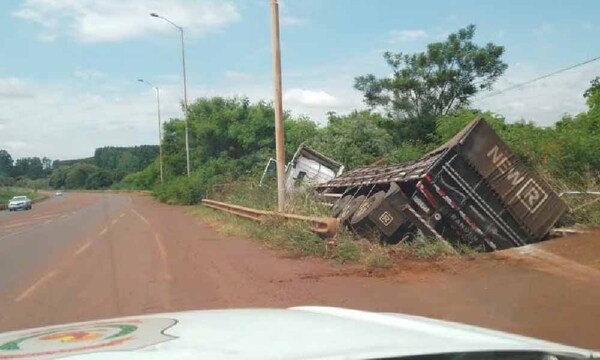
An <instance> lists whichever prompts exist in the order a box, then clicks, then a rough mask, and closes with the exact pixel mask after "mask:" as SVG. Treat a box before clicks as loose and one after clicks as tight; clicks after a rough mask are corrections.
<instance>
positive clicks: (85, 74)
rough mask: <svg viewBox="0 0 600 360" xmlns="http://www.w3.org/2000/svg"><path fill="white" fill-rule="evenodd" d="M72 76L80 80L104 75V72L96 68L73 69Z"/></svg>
mask: <svg viewBox="0 0 600 360" xmlns="http://www.w3.org/2000/svg"><path fill="white" fill-rule="evenodd" d="M73 76H74V77H76V78H77V79H81V80H92V79H99V78H102V77H104V74H103V73H102V72H100V71H98V70H75V71H73Z"/></svg>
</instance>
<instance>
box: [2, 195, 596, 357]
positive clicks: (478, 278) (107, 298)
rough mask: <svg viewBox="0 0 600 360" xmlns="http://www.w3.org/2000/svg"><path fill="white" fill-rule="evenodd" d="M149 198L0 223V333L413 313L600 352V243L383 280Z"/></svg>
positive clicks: (585, 241)
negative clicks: (152, 321) (288, 309)
mask: <svg viewBox="0 0 600 360" xmlns="http://www.w3.org/2000/svg"><path fill="white" fill-rule="evenodd" d="M188 210H189V208H186V207H176V206H168V205H164V204H159V203H157V202H155V201H154V200H153V199H152V198H150V197H148V196H141V195H133V194H131V195H129V194H102V193H66V194H65V195H64V196H63V197H52V198H51V199H49V200H46V201H44V202H41V203H39V204H35V205H34V207H33V210H31V211H27V212H15V213H9V212H6V211H4V212H0V309H2V310H1V311H0V331H6V330H12V329H22V328H26V327H35V326H42V325H50V324H61V323H66V322H73V321H83V320H91V319H100V318H109V317H116V316H125V315H134V314H143V313H155V312H165V311H179V310H192V309H208V308H232V307H284V306H295V305H330V306H342V307H350V308H358V309H367V310H374V311H388V312H405V313H410V314H418V315H424V316H431V317H435V318H442V319H448V320H454V321H460V322H465V323H470V324H475V325H481V326H486V327H491V328H496V329H500V330H505V331H511V332H516V333H520V334H524V335H530V336H535V337H540V338H545V339H548V340H552V341H558V342H563V343H566V344H570V345H576V346H583V347H588V348H596V349H598V348H600V337H599V336H598V333H599V330H598V324H599V323H600V305H599V304H600V240H599V237H598V236H596V235H594V236H587V237H581V238H570V239H560V240H553V241H549V242H545V243H543V244H539V245H536V246H532V247H525V248H520V249H513V250H511V251H505V252H500V253H496V254H493V255H483V256H477V257H475V258H473V259H450V260H443V261H437V262H435V263H433V264H432V263H430V262H406V263H401V264H399V266H398V267H397V268H395V269H392V270H390V271H388V272H386V273H385V274H379V275H377V276H375V275H373V274H366V273H365V272H364V271H363V270H361V269H360V268H358V267H349V266H340V265H335V264H331V263H328V262H326V261H323V260H320V259H290V258H287V257H284V256H282V255H281V254H277V253H275V252H273V251H271V250H268V249H265V248H264V247H263V246H261V244H260V243H258V242H257V241H253V240H248V239H241V238H235V237H225V236H222V235H220V234H217V233H216V232H215V231H214V230H212V229H211V228H210V227H209V226H207V225H206V224H204V223H202V222H201V221H199V220H198V219H195V218H193V217H191V216H190V215H188V214H187V211H188Z"/></svg>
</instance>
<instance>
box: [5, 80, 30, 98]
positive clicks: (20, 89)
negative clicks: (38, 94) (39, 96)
mask: <svg viewBox="0 0 600 360" xmlns="http://www.w3.org/2000/svg"><path fill="white" fill-rule="evenodd" d="M33 93H34V88H33V87H32V86H31V85H30V84H29V83H28V82H27V81H25V80H23V79H18V78H15V77H8V78H0V98H27V97H32V96H33Z"/></svg>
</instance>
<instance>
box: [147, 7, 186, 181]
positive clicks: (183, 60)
mask: <svg viewBox="0 0 600 360" xmlns="http://www.w3.org/2000/svg"><path fill="white" fill-rule="evenodd" d="M150 16H152V17H155V18H159V19H162V20H164V21H166V22H168V23H169V24H171V25H173V26H175V27H176V28H177V29H178V30H179V32H180V34H181V62H182V65H183V110H184V112H185V157H186V162H187V176H190V142H189V130H188V99H187V77H186V74H185V44H184V41H183V27H181V26H179V25H177V24H175V23H174V22H172V21H171V20H169V19H167V18H166V17H163V16H160V15H158V14H157V13H150Z"/></svg>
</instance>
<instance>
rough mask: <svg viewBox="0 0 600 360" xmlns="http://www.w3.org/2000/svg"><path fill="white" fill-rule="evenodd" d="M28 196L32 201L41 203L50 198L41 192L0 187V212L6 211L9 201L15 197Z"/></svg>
mask: <svg viewBox="0 0 600 360" xmlns="http://www.w3.org/2000/svg"><path fill="white" fill-rule="evenodd" d="M21 195H24V196H27V197H28V198H29V199H31V200H32V201H34V202H36V201H40V200H43V199H45V198H47V197H48V195H46V194H43V193H41V192H38V191H35V190H31V189H30V188H29V189H26V188H19V187H9V186H5V187H0V210H4V209H5V208H6V207H7V204H8V201H9V200H10V199H12V198H13V197H14V196H21Z"/></svg>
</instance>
